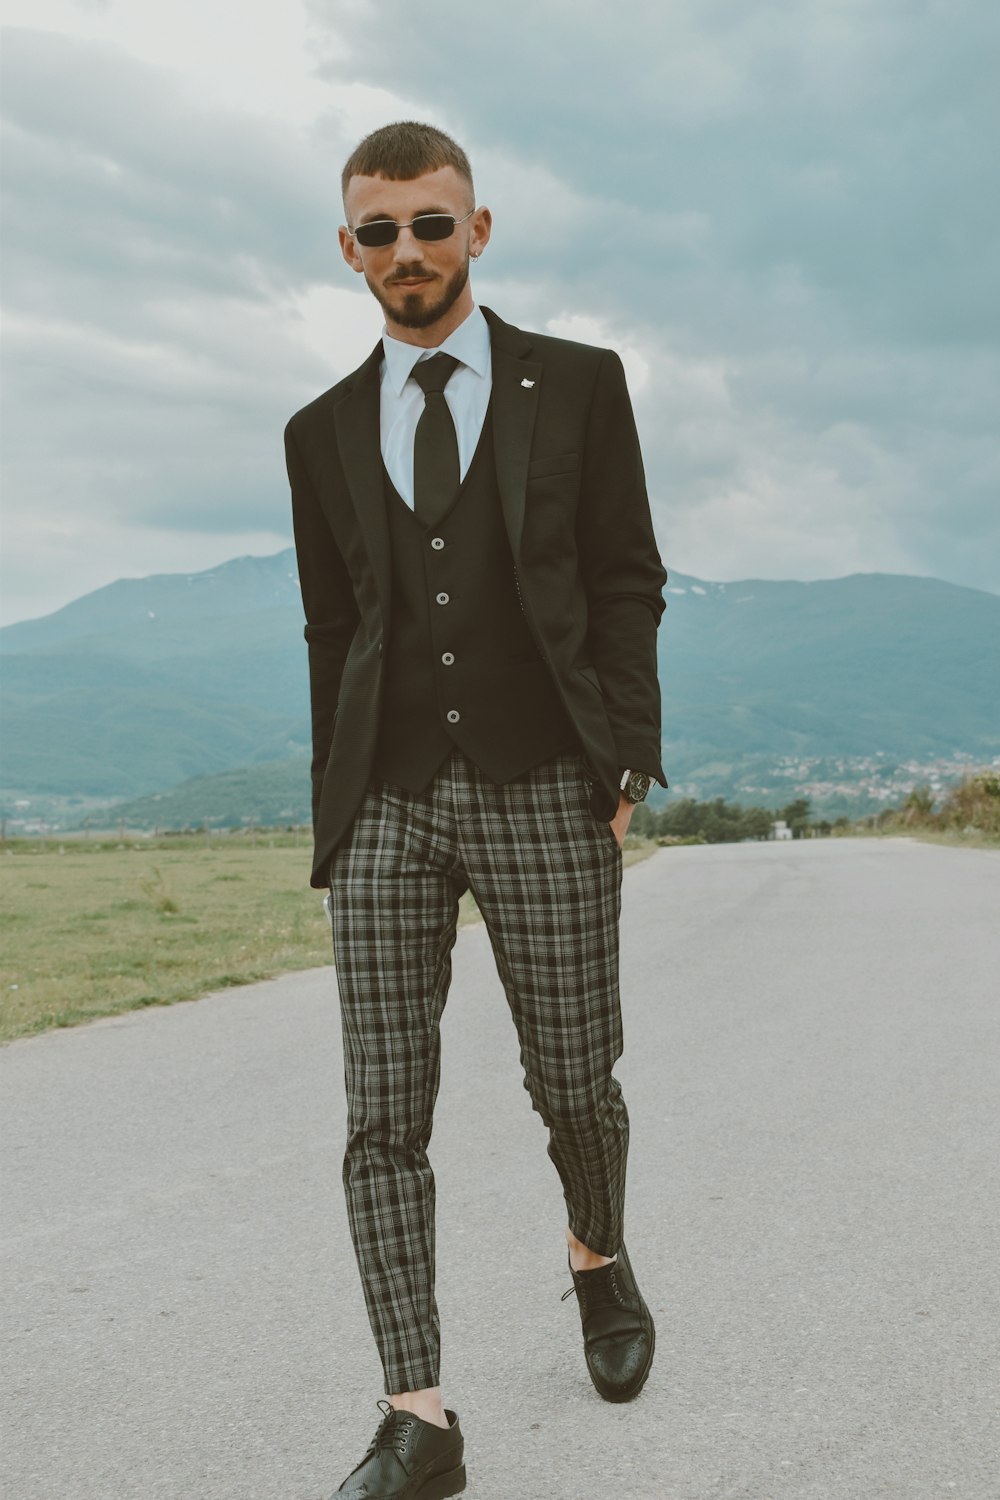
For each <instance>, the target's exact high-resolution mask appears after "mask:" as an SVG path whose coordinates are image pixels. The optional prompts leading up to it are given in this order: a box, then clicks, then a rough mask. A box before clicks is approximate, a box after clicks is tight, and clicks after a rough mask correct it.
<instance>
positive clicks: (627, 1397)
mask: <svg viewBox="0 0 1000 1500" xmlns="http://www.w3.org/2000/svg"><path fill="white" fill-rule="evenodd" d="M649 1333H650V1338H649V1358H648V1359H647V1360H646V1363H645V1366H644V1368H643V1371H642V1375H641V1376H640V1379H639V1383H638V1385H635V1386H633V1387H632V1388H631V1389H630V1390H627V1391H607V1390H605V1389H604V1387H603V1386H600V1385H598V1383H597V1381H596V1379H595V1378H594V1372H593V1370H592V1369H591V1368H590V1361H589V1360H588V1361H587V1374H588V1375H589V1376H590V1379H591V1381H592V1383H593V1386H594V1390H595V1391H596V1392H597V1394H598V1395H599V1396H603V1397H604V1399H605V1401H614V1402H622V1401H634V1400H635V1398H636V1396H638V1394H639V1392H640V1391H641V1390H642V1388H643V1386H644V1385H645V1384H646V1381H647V1380H648V1378H649V1372H650V1370H651V1369H652V1368H653V1355H654V1354H655V1353H656V1325H655V1323H654V1322H653V1320H652V1318H650V1321H649Z"/></svg>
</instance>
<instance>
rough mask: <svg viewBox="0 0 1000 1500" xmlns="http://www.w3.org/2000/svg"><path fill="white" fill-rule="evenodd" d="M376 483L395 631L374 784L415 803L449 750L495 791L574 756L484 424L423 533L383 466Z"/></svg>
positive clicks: (388, 651) (576, 745)
mask: <svg viewBox="0 0 1000 1500" xmlns="http://www.w3.org/2000/svg"><path fill="white" fill-rule="evenodd" d="M383 478H384V488H385V505H386V515H387V518H388V522H389V538H390V543H391V547H392V625H391V629H390V638H389V640H388V642H387V643H386V646H385V659H384V679H383V696H382V710H381V717H380V720H379V736H378V744H377V747H376V751H375V762H374V765H373V774H374V775H375V776H376V777H381V778H384V779H385V780H387V781H394V782H396V783H397V784H398V785H400V786H403V787H405V788H406V789H407V790H408V791H411V792H421V791H423V790H424V789H425V787H426V786H427V784H428V782H429V781H430V780H431V778H432V777H433V775H434V773H435V771H437V770H438V768H439V767H440V765H441V763H442V761H443V760H444V759H445V758H446V756H447V755H448V754H449V753H450V752H451V751H452V750H453V749H454V748H455V747H456V746H458V748H459V749H460V750H462V751H464V752H465V754H466V755H468V756H469V757H470V759H471V760H473V761H475V763H476V765H477V766H478V767H479V769H480V770H481V771H482V772H483V773H484V775H486V776H487V777H488V778H489V779H490V780H491V781H496V782H504V781H510V780H511V779H512V777H514V776H519V775H521V774H522V773H523V772H524V771H527V770H529V769H530V768H531V767H532V766H536V765H539V764H540V763H541V762H542V761H543V760H547V759H549V757H550V756H553V755H558V754H562V753H565V752H568V751H579V750H580V742H579V738H578V736H577V734H576V731H575V730H574V728H573V726H572V723H571V722H570V720H569V718H568V717H567V715H566V712H565V710H564V709H563V707H562V704H561V703H560V701H559V697H558V694H557V692H556V688H555V685H554V683H553V681H552V677H551V675H550V673H549V669H548V668H547V667H546V665H545V662H544V661H543V660H542V658H541V656H540V655H539V653H538V650H537V648H536V646H535V644H534V641H533V640H532V637H531V634H530V632H529V630H528V626H527V623H526V621H525V618H524V614H523V611H522V609H521V605H520V600H519V596H518V590H517V583H516V579H515V575H514V559H513V556H512V554H511V550H510V542H509V541H508V539H507V533H506V531H505V529H504V524H503V513H502V511H501V509H500V491H499V488H498V485H497V478H496V464H495V461H494V451H493V432H492V419H491V413H489V412H487V415H486V421H485V422H484V424H483V431H482V435H481V437H480V440H479V445H478V447H477V449H476V453H475V456H474V458H473V460H472V463H471V465H470V466H469V471H468V473H467V474H466V476H465V480H464V482H463V483H462V486H461V488H460V490H459V492H458V496H457V498H456V500H455V502H454V504H453V505H452V507H451V509H450V510H449V511H448V513H447V514H446V515H445V516H444V517H443V519H441V520H439V521H436V522H435V523H434V525H433V526H431V527H430V528H427V527H425V526H423V525H422V524H421V522H420V521H418V520H417V518H416V516H415V515H414V513H413V511H412V510H411V509H410V507H409V506H408V505H407V504H406V501H405V500H403V498H402V497H401V496H400V494H399V492H398V490H397V489H396V487H395V485H394V484H393V483H392V480H391V479H390V478H389V475H388V472H386V470H385V467H384V465H383Z"/></svg>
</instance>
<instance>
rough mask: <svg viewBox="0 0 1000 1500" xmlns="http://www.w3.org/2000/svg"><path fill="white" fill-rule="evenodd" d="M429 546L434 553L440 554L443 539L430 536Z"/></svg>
mask: <svg viewBox="0 0 1000 1500" xmlns="http://www.w3.org/2000/svg"><path fill="white" fill-rule="evenodd" d="M431 546H432V547H433V548H434V551H435V552H440V551H441V548H442V547H443V546H444V538H443V537H440V536H432V537H431Z"/></svg>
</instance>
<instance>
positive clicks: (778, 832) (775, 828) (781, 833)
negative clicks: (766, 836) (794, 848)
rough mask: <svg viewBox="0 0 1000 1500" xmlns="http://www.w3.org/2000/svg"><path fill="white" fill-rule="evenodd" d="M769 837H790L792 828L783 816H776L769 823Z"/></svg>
mask: <svg viewBox="0 0 1000 1500" xmlns="http://www.w3.org/2000/svg"><path fill="white" fill-rule="evenodd" d="M771 837H772V838H773V839H790V838H791V837H792V830H791V829H790V828H789V826H788V824H787V823H786V822H785V821H784V819H783V818H777V819H775V821H774V822H773V823H772V824H771Z"/></svg>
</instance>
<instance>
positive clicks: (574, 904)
mask: <svg viewBox="0 0 1000 1500" xmlns="http://www.w3.org/2000/svg"><path fill="white" fill-rule="evenodd" d="M621 875H622V861H621V852H620V850H619V848H618V842H617V840H616V838H615V836H614V833H613V831H612V829H611V828H610V826H609V825H608V824H607V823H604V822H601V821H600V820H598V819H597V818H595V817H594V814H593V813H592V812H591V810H590V782H589V779H588V776H587V774H586V771H585V767H584V762H583V758H582V757H581V756H579V755H560V756H556V757H555V758H553V759H552V760H549V761H546V762H545V763H544V764H543V765H540V766H537V767H535V768H534V769H532V770H530V771H528V772H526V773H525V774H524V775H523V776H519V777H516V778H515V779H514V780H513V781H510V782H507V783H505V784H503V785H497V784H496V783H494V782H491V781H489V780H488V779H487V778H486V777H485V776H484V775H483V774H482V772H481V771H479V769H478V768H477V767H476V766H475V765H474V764H473V762H472V761H471V760H469V759H468V758H467V757H466V756H464V755H463V754H462V753H461V752H460V751H458V750H456V751H454V752H453V753H452V755H451V756H450V758H449V759H448V760H447V761H446V762H445V764H444V765H443V766H442V768H441V769H440V770H439V771H438V773H437V775H436V776H435V777H434V779H433V781H432V782H431V784H430V786H429V787H427V789H426V790H425V791H424V792H422V793H419V794H416V795H414V794H413V793H410V792H408V791H405V790H404V789H403V788H401V787H399V786H396V785H395V784H393V783H390V782H386V781H375V782H373V783H372V784H371V785H370V786H369V788H368V790H367V791H366V794H365V796H364V799H363V801H362V803H361V806H360V808H359V810H358V813H357V816H356V818H355V820H354V822H353V824H352V826H351V829H350V830H349V832H348V834H347V836H346V837H345V839H344V841H343V842H342V843H341V844H340V845H339V846H338V848H337V850H336V852H335V854H334V857H333V862H332V865H331V870H330V904H331V918H332V927H333V949H334V958H335V962H336V975H337V985H338V990H339V994H340V1010H341V1023H342V1027H343V1036H344V1075H345V1083H346V1087H347V1107H348V1117H347V1149H346V1151H345V1153H344V1163H343V1180H344V1190H345V1194H346V1198H347V1213H348V1221H349V1224H350V1230H351V1238H352V1241H353V1244H354V1250H355V1255H356V1257H357V1262H358V1268H359V1270H360V1273H361V1282H362V1286H363V1290H364V1296H365V1304H366V1307H367V1311H368V1318H369V1321H370V1323H371V1327H372V1332H373V1334H374V1336H375V1342H376V1344H377V1346H378V1350H379V1355H380V1357H381V1360H382V1367H383V1372H384V1375H385V1393H386V1395H393V1394H396V1393H398V1392H402V1391H410V1390H419V1389H422V1388H424V1387H427V1386H436V1385H438V1384H440V1321H439V1317H438V1307H437V1301H436V1298H435V1294H434V1254H435V1240H434V1206H435V1196H434V1174H433V1172H432V1170H431V1166H430V1163H429V1161H428V1158H427V1145H428V1142H429V1141H430V1137H431V1123H432V1115H433V1110H434V1102H435V1100H436V1098H437V1093H438V1086H439V1083H440V1076H441V1047H440V1031H439V1025H440V1020H441V1014H442V1011H443V1009H444V1004H445V1000H446V998H447V994H448V986H449V983H450V980H451V950H452V947H453V946H454V942H455V934H456V925H457V918H458V898H459V896H460V895H461V894H462V893H463V891H464V890H465V889H466V888H467V887H468V888H470V889H471V890H472V893H473V895H474V896H475V899H476V902H477V904H478V906H479V909H480V911H481V913H482V915H483V918H484V920H485V923H486V927H487V930H488V932H489V936H490V941H491V943H492V946H493V952H494V955H495V958H496V963H497V969H498V972H499V975H500V978H501V981H502V983H503V986H504V989H505V991H506V996H507V1001H508V1003H509V1005H510V1009H511V1013H512V1015H513V1019H514V1023H515V1026H516V1028H517V1034H518V1038H519V1041H520V1047H521V1064H522V1066H523V1068H524V1087H525V1088H526V1089H527V1091H528V1094H529V1096H530V1098H531V1102H532V1105H533V1107H534V1108H535V1110H537V1112H538V1113H539V1114H540V1115H541V1117H542V1121H543V1123H544V1124H545V1125H546V1126H547V1127H548V1131H549V1142H548V1147H547V1149H548V1154H549V1156H550V1157H551V1159H552V1161H553V1163H554V1164H555V1167H556V1170H557V1172H558V1173H559V1177H560V1179H561V1182H562V1188H563V1195H564V1197H565V1200H566V1205H567V1210H568V1215H569V1217H568V1223H569V1227H570V1229H571V1231H572V1232H573V1233H574V1234H575V1235H576V1237H577V1238H578V1239H579V1240H581V1241H582V1242H583V1243H584V1244H585V1245H588V1246H589V1247H590V1249H591V1250H594V1251H596V1252H597V1253H598V1254H600V1255H614V1254H615V1253H616V1252H617V1251H618V1248H619V1246H620V1244H621V1241H622V1233H623V1215H624V1198H625V1164H626V1157H627V1154H628V1134H629V1125H628V1112H627V1110H626V1107H625V1101H624V1099H623V1097H622V1092H621V1087H620V1085H619V1083H618V1081H617V1079H615V1078H614V1077H613V1076H612V1072H611V1069H612V1067H613V1065H614V1063H615V1061H616V1059H617V1058H619V1057H620V1056H621V1053H622V1047H623V1040H622V1022H621V1010H620V1005H619V994H618V922H619V917H620V913H621Z"/></svg>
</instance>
